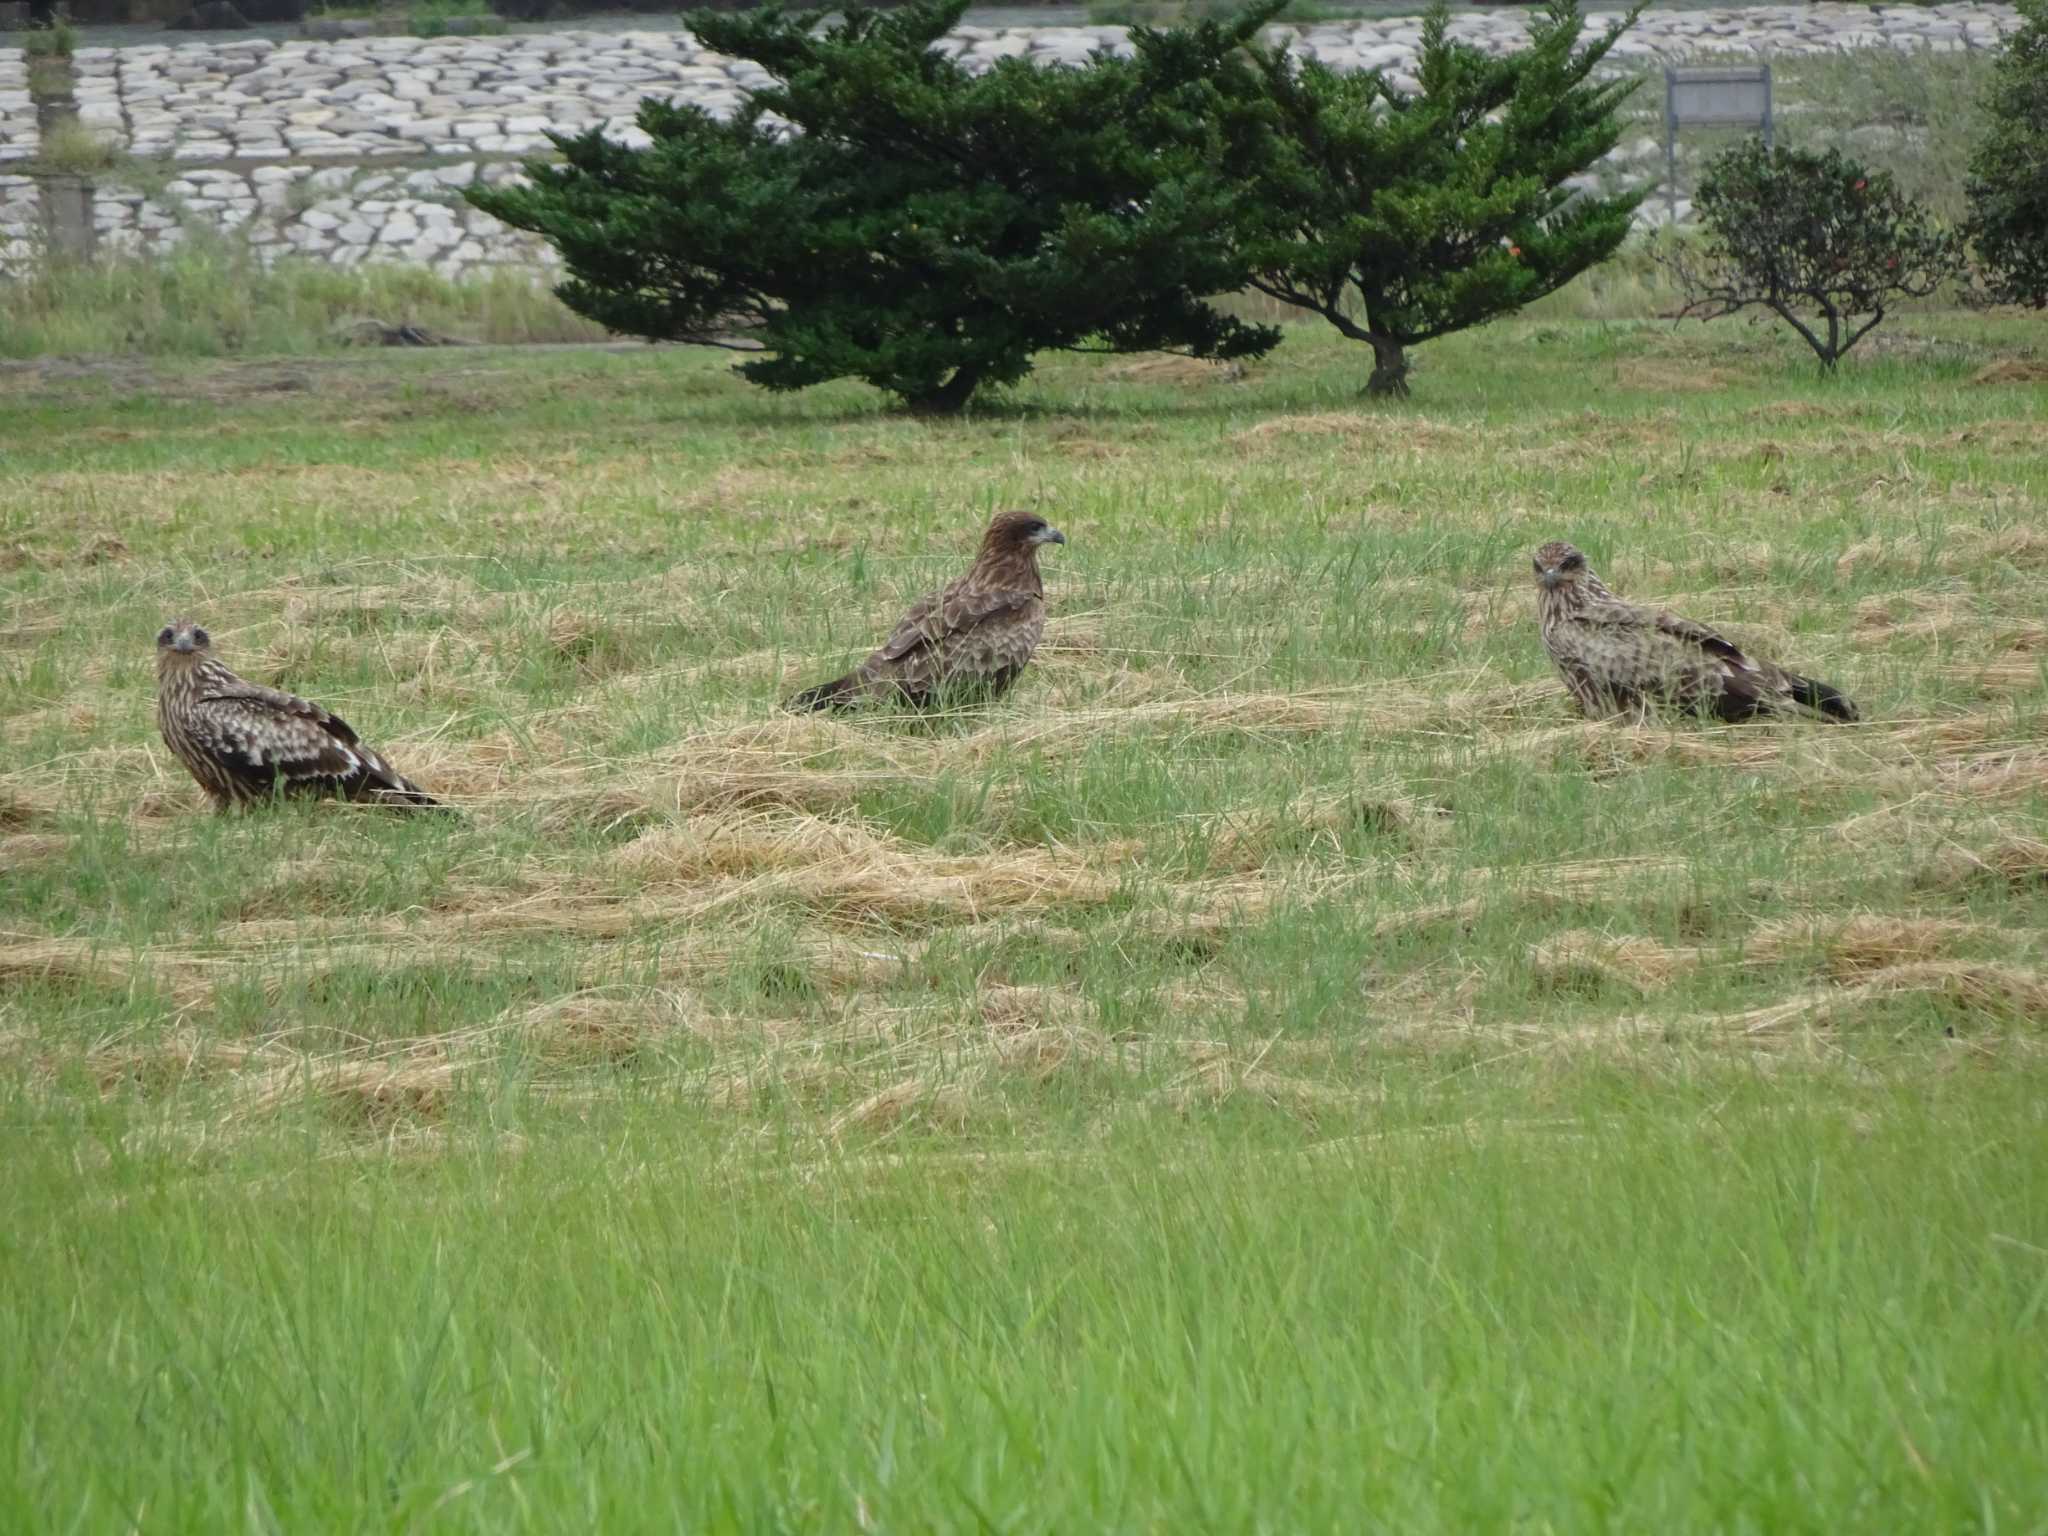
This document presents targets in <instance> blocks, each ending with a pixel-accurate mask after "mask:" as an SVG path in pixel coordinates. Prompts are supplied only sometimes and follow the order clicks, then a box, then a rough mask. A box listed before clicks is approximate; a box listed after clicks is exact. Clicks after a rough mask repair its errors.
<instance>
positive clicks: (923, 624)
mask: <svg viewBox="0 0 2048 1536" xmlns="http://www.w3.org/2000/svg"><path fill="white" fill-rule="evenodd" d="M1044 628H1045V599H1044V598H1043V597H1042V596H1041V595H1040V594H1039V593H1037V592H1029V591H1023V590H1019V589H1016V588H998V589H990V588H984V587H977V586H973V585H971V584H969V583H967V582H966V581H964V580H962V581H957V582H954V583H953V584H952V585H951V586H949V587H946V588H945V589H944V590H942V591H939V592H933V593H929V594H927V595H926V596H924V597H922V598H919V599H918V601H917V602H915V603H913V604H912V605H911V607H910V610H909V612H907V613H905V614H904V615H903V618H902V620H901V622H899V623H898V624H897V626H896V629H895V631H894V632H893V633H892V634H891V635H890V636H889V638H888V639H887V640H886V641H884V642H883V643H882V645H881V646H880V648H879V649H877V650H876V651H875V653H874V654H873V655H871V656H870V657H868V659H867V660H866V661H864V662H862V663H861V666H860V673H861V676H862V677H863V678H864V679H866V680H867V681H869V682H870V683H873V684H879V685H893V686H894V687H896V688H898V689H900V690H902V691H903V692H905V693H907V694H909V695H911V696H912V697H918V696H921V695H923V694H926V693H928V692H930V691H931V690H932V689H934V688H936V687H939V686H941V685H943V684H948V683H961V684H976V683H979V684H983V685H986V686H990V687H993V688H997V689H1000V688H1002V687H1005V686H1007V685H1008V683H1009V682H1010V680H1011V679H1012V678H1014V677H1015V676H1016V674H1017V672H1018V671H1019V670H1021V669H1022V667H1023V666H1024V664H1025V663H1026V662H1028V661H1029V660H1030V659H1031V654H1032V652H1033V651H1035V650H1036V649H1037V648H1038V640H1039V636H1040V634H1041V633H1042V632H1043V630H1044Z"/></svg>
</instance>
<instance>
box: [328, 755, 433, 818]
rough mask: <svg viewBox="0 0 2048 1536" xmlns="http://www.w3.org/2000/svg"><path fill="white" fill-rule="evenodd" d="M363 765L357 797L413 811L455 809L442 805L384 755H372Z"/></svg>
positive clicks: (355, 796)
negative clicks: (390, 762)
mask: <svg viewBox="0 0 2048 1536" xmlns="http://www.w3.org/2000/svg"><path fill="white" fill-rule="evenodd" d="M364 768H365V771H364V774H363V779H362V784H361V786H360V788H358V789H357V791H356V793H355V795H354V796H353V798H355V799H360V800H373V801H375V802H376V803H377V804H379V805H389V806H396V807H400V808H402V809H405V810H414V811H425V810H435V811H452V810H453V809H454V807H452V806H446V805H443V804H442V803H441V802H440V801H438V800H436V799H435V798H434V797H433V796H432V795H430V794H428V793H427V792H426V791H425V790H424V789H421V788H420V787H419V785H417V784H415V783H413V781H412V780H411V779H408V778H407V777H406V776H405V775H404V774H402V773H400V772H399V771H398V770H397V769H396V768H394V767H392V766H391V765H390V764H389V763H387V762H385V761H384V759H383V758H381V757H372V758H371V759H370V760H369V761H368V762H367V763H366V764H365V765H364Z"/></svg>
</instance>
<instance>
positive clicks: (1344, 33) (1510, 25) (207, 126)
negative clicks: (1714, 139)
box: [74, 4, 2014, 164]
mask: <svg viewBox="0 0 2048 1536" xmlns="http://www.w3.org/2000/svg"><path fill="white" fill-rule="evenodd" d="M1610 19H1612V18H1609V17H1604V16H1599V15H1595V16H1594V17H1593V18H1592V21H1593V24H1594V25H1596V26H1598V25H1601V24H1603V23H1604V22H1605V21H1607V20H1610ZM2013 24H2014V13H2013V11H2012V9H2011V8H2010V7H2009V6H2003V5H1977V4H1957V5H1943V6H1933V7H1920V6H1898V7H1886V8H1881V9H1875V10H1874V9H1872V8H1870V7H1868V6H1847V5H1805V6H1759V7H1752V8H1743V9H1733V10H1713V11H1656V12H1651V13H1649V14H1646V15H1645V16H1643V17H1642V18H1641V19H1640V20H1639V21H1638V22H1637V23H1636V25H1635V27H1634V28H1633V29H1632V30H1631V32H1630V33H1629V35H1628V36H1627V37H1625V38H1623V39H1622V40H1621V42H1620V44H1619V45H1618V46H1617V47H1616V49H1615V57H1616V58H1617V59H1618V60H1619V61H1621V62H1623V63H1627V62H1630V61H1635V62H1638V63H1642V62H1650V61H1655V60H1669V59H1681V58H1690V57H1695V56H1698V55H1702V54H1708V53H1742V54H1754V55H1763V56H1772V55H1785V56H1791V55H1800V54H1814V53H1828V52H1839V51H1841V50H1844V49H1854V48H1866V47H1893V48H1907V49H1915V48H1929V49H1937V50H1952V49H1962V48H1973V47H1976V48H1989V47H1994V46H1996V44H1997V42H1998V39H1999V36H2000V34H2001V32H2002V31H2003V30H2007V29H2009V28H2010V27H2011V26H2012V25H2013ZM1421 29H1422V24H1421V22H1420V21H1419V20H1414V19H1406V20H1388V21H1354V22H1336V23H1329V24H1326V25H1317V26H1302V27H1288V28H1283V29H1279V30H1280V32H1281V33H1283V34H1286V35H1290V36H1291V38H1292V44H1293V46H1294V47H1295V48H1296V49H1297V50H1298V51H1299V52H1301V53H1303V54H1305V55H1309V56H1311V57H1314V58H1316V59H1319V60H1321V61H1322V62H1324V63H1326V64H1329V65H1331V66H1332V67H1335V68H1341V69H1372V68H1378V69H1385V70H1387V71H1389V72H1390V73H1392V74H1394V75H1397V76H1398V75H1401V74H1404V73H1405V72H1406V71H1407V70H1409V69H1410V68H1412V67H1413V64H1414V60H1415V55H1416V50H1417V48H1418V46H1419V43H1420V38H1421ZM1451 30H1452V32H1453V34H1454V35H1456V36H1458V37H1460V38H1462V39H1465V40H1466V41H1469V42H1471V43H1474V44H1476V45H1477V46H1479V47H1482V48H1485V49H1487V50H1489V51H1493V52H1499V51H1503V50H1506V49H1508V48H1512V47H1517V46H1519V45H1520V44H1521V43H1522V42H1523V41H1524V40H1525V39H1526V37H1527V33H1528V19H1527V17H1526V16H1525V15H1524V14H1523V13H1521V12H1518V11H1491V12H1486V13H1484V14H1467V15H1460V16H1457V17H1455V18H1454V19H1453V21H1452V24H1451ZM941 46H942V47H944V48H946V49H948V50H950V51H952V52H953V53H954V54H956V55H957V56H959V57H960V58H962V59H964V60H965V61H966V62H967V63H968V65H969V67H973V66H975V65H977V64H979V65H982V66H986V65H988V64H991V63H993V62H994V61H995V60H997V59H1000V58H1030V59H1034V60H1039V61H1043V62H1047V63H1075V64H1079V63H1083V62H1085V61H1086V60H1087V58H1088V56H1089V53H1090V52H1091V51H1092V50H1094V49H1097V48H1106V49H1109V50H1111V51H1113V52H1123V51H1125V50H1127V49H1128V47H1129V43H1128V40H1127V39H1126V37H1125V34H1124V30H1123V29H1122V28H1121V27H1035V28H1006V29H1001V30H997V29H991V28H985V27H963V28H961V29H960V30H959V31H958V32H956V33H954V34H952V35H951V36H949V37H948V38H947V39H946V40H945V41H944V43H943V44H942V45H941ZM74 68H75V70H76V73H77V94H78V103H79V115H80V117H81V118H82V119H83V120H84V121H85V122H87V123H89V124H93V125H96V126H99V127H103V128H105V129H107V130H109V131H111V132H114V133H117V134H119V135H120V136H121V140H122V143H123V145H124V146H125V147H126V148H128V149H129V150H131V151H132V152H134V153H135V154H138V155H167V156H170V157H171V158H173V159H175V160H180V161H187V162H192V163H195V164H205V163H208V162H212V161H218V160H225V159H229V158H237V159H248V160H258V159H263V160H283V159H292V158H302V157H307V156H345V157H349V158H354V159H367V158H377V157H382V156H391V155H420V154H438V155H520V154H526V153H530V152H533V151H535V150H541V149H545V148H546V147H547V141H546V140H545V139H544V138H543V137H542V134H543V131H544V130H546V129H550V128H552V129H554V130H555V131H557V132H575V131H580V130H582V129H586V128H590V127H593V126H599V125H602V126H603V127H604V128H605V129H606V130H607V131H608V132H613V133H617V134H618V135H620V136H621V137H622V138H626V139H631V137H632V135H633V132H634V130H633V128H632V118H633V112H634V109H635V107H636V106H637V105H638V103H639V100H640V98H641V97H643V96H659V97H663V98H666V99H668V100H670V101H677V102H691V103H694V104H696V105H698V106H701V107H703V108H705V109H706V110H707V111H711V112H714V113H720V114H723V113H727V112H730V111H732V110H733V109H734V108H735V107H737V106H738V104H739V101H740V96H741V92H742V91H744V90H745V89H746V88H747V87H749V86H752V85H757V84H762V83H765V79H766V77H765V76H764V75H763V74H762V73H761V72H760V70H759V68H758V67H757V66H755V65H752V64H748V63H743V62H739V61H735V60H732V59H728V58H725V57H723V56H721V55H718V54H714V53H711V52H709V51H707V50H705V49H702V48H699V47H698V46H697V45H696V42H695V40H694V39H693V38H692V37H691V36H690V35H689V34H688V33H684V32H614V33H599V32H563V33H550V34H521V35H518V36H512V37H470V38H438V39H433V40H430V41H422V40H420V39H416V38H407V37H379V38H359V39H354V40H350V41H346V42H334V43H286V44H281V45H280V44H276V43H272V42H268V41H265V40H263V39H252V40H248V41H240V42H227V43H204V42H201V43H185V44H179V45H176V46H153V47H140V48H86V49H81V50H80V51H79V53H78V55H77V57H76V59H75V61H74Z"/></svg>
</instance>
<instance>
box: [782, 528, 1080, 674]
mask: <svg viewBox="0 0 2048 1536" xmlns="http://www.w3.org/2000/svg"><path fill="white" fill-rule="evenodd" d="M1066 542H1067V540H1066V535H1065V534H1063V533H1061V532H1060V531H1059V530H1058V529H1057V528H1049V527H1047V526H1046V522H1045V519H1044V518H1042V517H1037V516H1034V515H1033V514H1032V513H1029V512H998V513H997V514H996V515H995V520H994V521H993V522H991V523H990V524H989V525H988V532H987V533H985V534H983V535H982V538H981V553H980V554H979V555H977V556H976V557H975V560H974V565H973V568H972V569H970V570H969V571H968V572H967V574H966V575H965V576H962V577H960V578H959V579H958V580H956V581H953V582H952V583H950V584H949V585H947V586H945V587H942V588H941V589H940V590H938V591H937V592H927V593H926V594H925V595H924V596H923V597H921V598H919V599H918V600H917V601H916V602H914V603H912V604H911V605H910V611H909V612H908V613H906V614H904V615H903V618H902V621H901V622H900V623H898V624H897V626H896V630H895V633H894V634H892V635H890V636H889V638H888V639H887V640H885V641H883V642H882V645H881V648H880V649H878V650H877V651H876V652H875V653H874V654H873V655H871V656H869V657H868V659H867V660H866V661H863V662H862V663H861V664H860V665H859V666H857V667H855V668H854V669H853V670H852V671H851V672H849V673H847V674H846V675H845V676H844V677H835V678H833V679H832V681H831V682H829V683H820V684H819V685H818V686H817V687H815V688H807V689H805V690H804V691H803V692H802V693H800V694H798V695H797V696H796V697H795V698H793V699H791V700H789V702H788V704H787V706H786V707H787V708H790V709H794V710H813V709H844V708H846V707H848V706H850V705H854V704H860V703H863V702H866V701H869V700H890V701H894V702H896V703H899V704H907V705H909V706H910V707H912V708H913V709H928V708H930V707H931V706H933V705H934V704H957V703H966V702H970V701H982V700H988V699H994V698H998V697H1000V696H1001V694H1002V693H1003V691H1004V690H1005V689H1007V688H1008V687H1009V686H1010V684H1012V683H1014V682H1015V681H1016V680H1017V674H1018V673H1019V672H1022V671H1023V670H1024V664H1025V663H1026V662H1028V661H1029V660H1031V653H1032V652H1033V651H1035V650H1037V649H1038V637H1039V636H1040V635H1041V634H1043V633H1044V632H1045V583H1044V582H1043V581H1041V580H1040V579H1039V576H1038V551H1039V549H1040V548H1041V547H1042V546H1044V545H1047V544H1064V543H1066Z"/></svg>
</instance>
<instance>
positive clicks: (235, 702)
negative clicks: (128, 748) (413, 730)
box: [189, 683, 382, 790]
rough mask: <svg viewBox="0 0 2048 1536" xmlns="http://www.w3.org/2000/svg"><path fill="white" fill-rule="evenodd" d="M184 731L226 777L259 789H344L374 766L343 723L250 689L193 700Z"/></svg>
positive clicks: (305, 703) (310, 706)
mask: <svg viewBox="0 0 2048 1536" xmlns="http://www.w3.org/2000/svg"><path fill="white" fill-rule="evenodd" d="M189 729H190V731H191V733H192V734H193V736H194V737H195V738H196V739H197V741H198V743H199V744H200V745H201V746H203V747H204V748H205V749H206V750H207V751H208V752H209V753H210V754H211V755H212V756H213V757H214V759H215V760H216V761H217V762H218V763H219V764H220V766H221V767H222V768H224V769H225V770H226V771H227V772H228V773H229V774H231V775H232V776H233V777H235V778H236V779H238V780H240V781H241V782H243V783H244V784H248V785H250V786H251V787H255V788H259V789H263V790H267V789H269V788H270V787H271V786H272V785H274V784H276V783H277V781H279V780H283V781H284V785H285V787H287V788H290V787H294V786H304V787H308V788H310V787H313V786H315V785H318V784H321V783H323V782H331V783H333V784H335V785H337V786H338V785H341V784H343V783H347V782H352V781H354V780H358V779H360V778H362V777H363V776H364V775H365V774H366V773H374V772H376V771H377V770H378V768H380V767H381V766H382V765H381V762H380V761H379V760H378V759H377V756H376V754H375V753H374V752H370V751H368V750H367V749H365V748H364V747H363V746H362V744H361V742H360V741H359V740H358V739H357V737H356V733H355V732H354V731H353V730H351V729H350V728H349V725H348V722H347V721H345V720H342V719H340V718H339V717H337V716H335V715H331V714H329V713H328V712H327V711H326V710H324V709H322V708H321V707H320V706H319V705H317V704H314V703H312V702H311V701H309V700H306V699H301V698H297V697H295V696H294V695H292V694H289V693H280V692H278V691H277V690H276V689H274V688H263V687H260V686H258V685H256V684H253V683H252V684H244V685H242V686H240V687H237V688H233V689H226V690H218V691H213V692H208V693H203V694H201V695H200V696H199V697H198V698H196V699H195V700H193V703H192V709H191V712H190V725H189Z"/></svg>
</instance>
